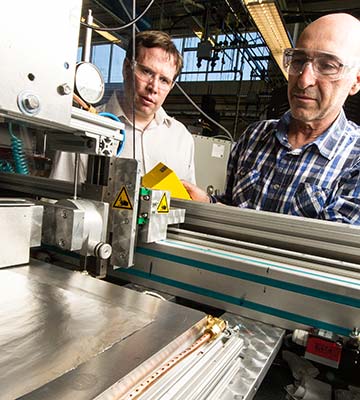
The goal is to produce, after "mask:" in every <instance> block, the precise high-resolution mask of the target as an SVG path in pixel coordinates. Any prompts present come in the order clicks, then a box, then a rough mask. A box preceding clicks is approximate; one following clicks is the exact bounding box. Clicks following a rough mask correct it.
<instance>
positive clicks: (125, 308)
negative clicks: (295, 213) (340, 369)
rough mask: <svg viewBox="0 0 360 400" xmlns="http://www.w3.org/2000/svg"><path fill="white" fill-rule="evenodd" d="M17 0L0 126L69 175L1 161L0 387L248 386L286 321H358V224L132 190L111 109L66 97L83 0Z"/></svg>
mask: <svg viewBox="0 0 360 400" xmlns="http://www.w3.org/2000/svg"><path fill="white" fill-rule="evenodd" d="M18 3H19V2H18V1H13V2H11V3H9V4H8V10H7V11H8V12H7V14H6V16H5V15H4V14H2V16H1V22H2V25H1V26H2V29H3V33H2V40H1V43H0V54H1V56H2V59H6V60H8V62H7V63H2V64H1V66H0V71H1V72H2V76H6V77H7V79H6V80H4V85H5V86H4V89H3V91H2V94H1V95H0V98H1V102H0V116H1V118H2V121H3V127H8V126H9V124H10V127H11V126H13V125H18V124H21V126H22V127H23V128H24V129H25V130H28V131H29V134H33V132H34V131H37V137H38V136H39V135H40V137H41V138H42V140H43V143H44V145H45V144H46V146H55V148H56V149H57V150H62V151H68V152H69V151H70V152H72V153H74V154H75V156H74V162H75V164H74V182H72V183H71V182H62V181H55V180H51V179H48V178H45V177H39V176H33V175H27V174H25V175H24V174H16V173H10V172H0V194H1V198H2V199H1V201H0V219H1V226H2V230H1V232H0V238H1V245H0V246H1V251H0V296H1V307H0V349H1V351H0V387H1V395H0V397H1V398H4V399H13V398H24V399H44V398H46V399H49V398H51V399H70V398H71V399H90V398H96V399H104V400H105V399H113V398H119V399H120V398H121V399H138V398H139V399H156V400H158V399H165V398H166V399H185V398H186V399H238V398H242V399H244V400H245V399H252V398H253V397H254V395H255V393H256V391H257V388H258V386H259V384H260V383H261V381H262V379H263V377H264V375H265V373H266V371H267V370H268V368H269V366H270V365H271V362H272V361H273V359H274V357H275V356H276V353H277V351H278V350H279V348H280V346H281V342H282V338H283V336H284V333H285V330H284V329H285V328H291V329H293V328H295V327H301V328H304V327H305V328H306V327H310V326H311V327H317V328H322V329H324V328H325V329H328V330H331V331H333V332H336V333H338V334H341V335H344V336H346V335H348V334H349V332H353V328H354V327H355V326H359V324H360V321H359V312H358V309H359V307H360V294H359V293H360V292H359V287H360V285H359V282H360V281H359V268H360V263H359V256H360V253H359V248H358V243H359V237H360V236H359V235H360V230H359V229H358V228H354V227H351V226H345V225H337V224H333V223H326V222H321V221H311V220H307V219H301V218H292V217H289V216H283V215H274V214H268V213H258V212H256V211H252V210H238V209H235V208H234V209H232V208H230V207H225V206H221V205H213V204H206V205H204V204H197V203H194V202H191V201H180V200H174V199H170V196H169V192H168V191H157V190H150V189H148V188H144V187H142V186H141V179H140V175H139V170H138V163H137V161H136V160H130V159H122V158H117V157H116V154H117V149H118V147H119V145H121V142H122V140H123V133H122V128H123V126H122V124H121V122H119V121H116V120H112V119H109V118H106V117H104V116H101V115H98V114H96V113H91V112H88V111H86V110H84V109H81V108H79V107H74V106H73V94H74V91H75V88H74V74H75V70H76V49H77V42H78V35H79V24H80V14H81V1H80V0H65V1H63V2H61V5H60V4H59V5H54V4H53V3H52V2H49V1H46V0H39V1H38V2H36V4H35V3H34V2H21V7H23V10H24V12H23V13H17V9H18ZM25 7H27V9H26V8H25ZM54 8H56V10H55V9H54ZM26 11H27V12H26ZM11 15H13V16H15V15H16V21H17V23H19V24H21V27H22V32H24V31H27V32H31V35H32V37H31V43H32V45H31V46H29V43H28V42H24V41H23V40H21V38H20V37H17V36H16V35H14V30H13V29H11V26H10V24H11V23H12V22H10V21H14V20H15V17H14V18H10V16H11ZM29 15H31V16H32V17H33V18H29ZM44 21H46V22H45V23H46V25H44ZM53 26H56V29H52V27H53ZM44 31H48V32H53V33H54V36H51V38H50V37H49V38H48V40H49V42H46V40H47V39H46V38H44ZM15 33H16V32H15ZM44 49H45V50H46V51H47V53H46V56H45V57H44V54H43V53H42V52H43V50H44ZM36 52H37V53H36ZM40 53H41V55H40ZM36 55H38V57H37V56H36ZM40 57H41V62H39V59H40ZM91 74H92V73H91ZM91 74H90V75H91ZM82 89H83V90H80V92H85V93H88V91H90V92H91V90H92V89H93V87H92V86H91V85H90V86H89V88H88V90H87V89H86V88H85V87H82ZM97 91H98V92H100V91H101V84H100V85H99V82H98V87H97ZM88 94H89V93H88ZM90 94H91V96H90V97H92V96H93V97H94V99H96V98H97V95H96V94H94V93H93V92H91V93H90ZM9 129H10V128H9ZM80 154H82V155H83V154H85V155H87V156H88V168H87V179H86V182H85V183H79V181H78V169H79V157H80ZM164 204H166V206H165V208H164ZM171 225H174V226H172V227H171ZM40 244H41V247H40ZM34 247H35V248H36V250H37V256H38V258H36V259H35V258H33V257H30V248H34ZM33 254H35V253H33ZM53 254H56V255H57V257H54V256H53ZM59 264H61V265H60V266H59ZM90 275H93V276H90ZM103 277H108V278H109V279H110V278H111V280H115V279H117V278H121V279H122V280H126V281H129V282H133V283H137V284H141V285H142V287H146V288H147V290H146V292H145V293H140V292H139V291H137V290H133V289H130V288H128V287H123V286H119V285H114V284H113V283H109V282H106V281H104V280H101V279H97V278H103ZM154 290H160V294H159V292H158V291H156V292H155V293H154ZM175 296H180V297H183V298H185V299H189V300H194V301H196V302H198V303H202V304H205V305H209V306H212V307H216V308H217V309H219V310H221V311H222V315H221V319H219V318H214V317H212V316H206V314H205V313H203V312H202V311H198V310H195V309H192V308H187V307H184V306H182V305H179V304H176V301H175V300H176V298H175ZM159 297H160V298H159Z"/></svg>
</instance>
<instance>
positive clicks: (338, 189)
mask: <svg viewBox="0 0 360 400" xmlns="http://www.w3.org/2000/svg"><path fill="white" fill-rule="evenodd" d="M359 57H360V22H359V21H358V20H357V19H356V18H354V17H352V16H351V15H348V14H333V15H327V16H324V17H321V18H319V19H317V20H316V21H314V22H313V23H311V24H310V25H308V26H307V27H306V29H305V30H304V31H303V33H302V34H301V36H300V38H299V40H298V43H297V47H296V48H295V49H287V50H286V51H285V53H284V65H285V67H286V68H287V70H288V73H289V83H288V98H289V102H290V111H288V112H287V113H285V114H284V115H283V116H282V118H281V119H280V120H268V121H261V122H257V123H255V124H253V125H251V126H249V127H248V128H247V129H246V131H245V132H244V134H243V135H242V136H241V138H240V140H239V142H238V143H237V145H236V146H235V148H234V150H233V151H232V154H231V157H230V159H229V164H228V176H227V187H226V190H225V193H224V194H223V195H221V196H219V197H218V198H214V197H211V196H207V195H206V193H204V192H202V191H200V190H199V189H198V188H196V187H195V186H194V185H191V184H187V183H185V185H186V187H187V189H188V191H189V193H190V195H191V197H192V198H193V199H194V200H198V201H204V202H209V201H210V202H211V201H212V202H216V201H220V202H222V203H224V204H228V205H234V206H239V207H244V208H253V209H256V210H265V211H273V212H278V213H284V214H292V215H297V216H304V217H311V218H318V219H324V220H330V221H339V222H344V223H351V224H360V128H359V126H357V125H356V124H354V123H352V122H350V121H348V120H347V119H346V116H345V114H344V111H343V109H342V106H343V104H344V102H345V100H346V98H347V96H348V95H354V94H356V93H357V92H358V91H359V89H360V64H359Z"/></svg>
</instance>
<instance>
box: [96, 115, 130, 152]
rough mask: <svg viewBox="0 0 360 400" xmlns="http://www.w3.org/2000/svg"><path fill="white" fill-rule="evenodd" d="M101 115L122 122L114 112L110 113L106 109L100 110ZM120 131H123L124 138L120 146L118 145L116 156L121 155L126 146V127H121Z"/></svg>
mask: <svg viewBox="0 0 360 400" xmlns="http://www.w3.org/2000/svg"><path fill="white" fill-rule="evenodd" d="M99 115H101V116H102V117H106V118H111V119H113V120H114V121H117V122H121V120H120V118H119V117H117V116H116V115H115V114H112V113H109V112H105V111H103V112H99ZM120 133H122V135H123V140H122V141H121V143H120V144H119V147H118V149H117V151H116V157H119V156H120V154H121V153H122V151H123V150H124V146H125V140H126V132H125V130H124V129H120Z"/></svg>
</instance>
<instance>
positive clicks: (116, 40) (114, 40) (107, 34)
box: [81, 17, 121, 44]
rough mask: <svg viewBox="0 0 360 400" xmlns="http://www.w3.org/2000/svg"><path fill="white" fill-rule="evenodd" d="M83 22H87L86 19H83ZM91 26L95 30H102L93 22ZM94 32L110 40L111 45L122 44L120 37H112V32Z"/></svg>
mask: <svg viewBox="0 0 360 400" xmlns="http://www.w3.org/2000/svg"><path fill="white" fill-rule="evenodd" d="M81 22H86V20H85V18H83V17H82V18H81ZM91 25H92V26H93V27H94V28H101V26H100V25H98V24H96V23H95V22H92V23H91ZM94 31H95V32H96V33H98V34H99V35H101V36H102V37H103V38H105V39H106V40H108V41H109V42H111V43H114V44H120V43H121V40H120V39H119V38H118V37H116V36H114V35H112V34H111V33H110V32H106V31H100V30H96V29H94Z"/></svg>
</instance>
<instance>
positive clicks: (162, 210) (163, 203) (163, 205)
mask: <svg viewBox="0 0 360 400" xmlns="http://www.w3.org/2000/svg"><path fill="white" fill-rule="evenodd" d="M157 212H158V213H159V214H167V213H168V212H169V205H168V202H167V198H166V193H164V194H163V196H162V198H161V200H160V203H159V205H158V208H157Z"/></svg>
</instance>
